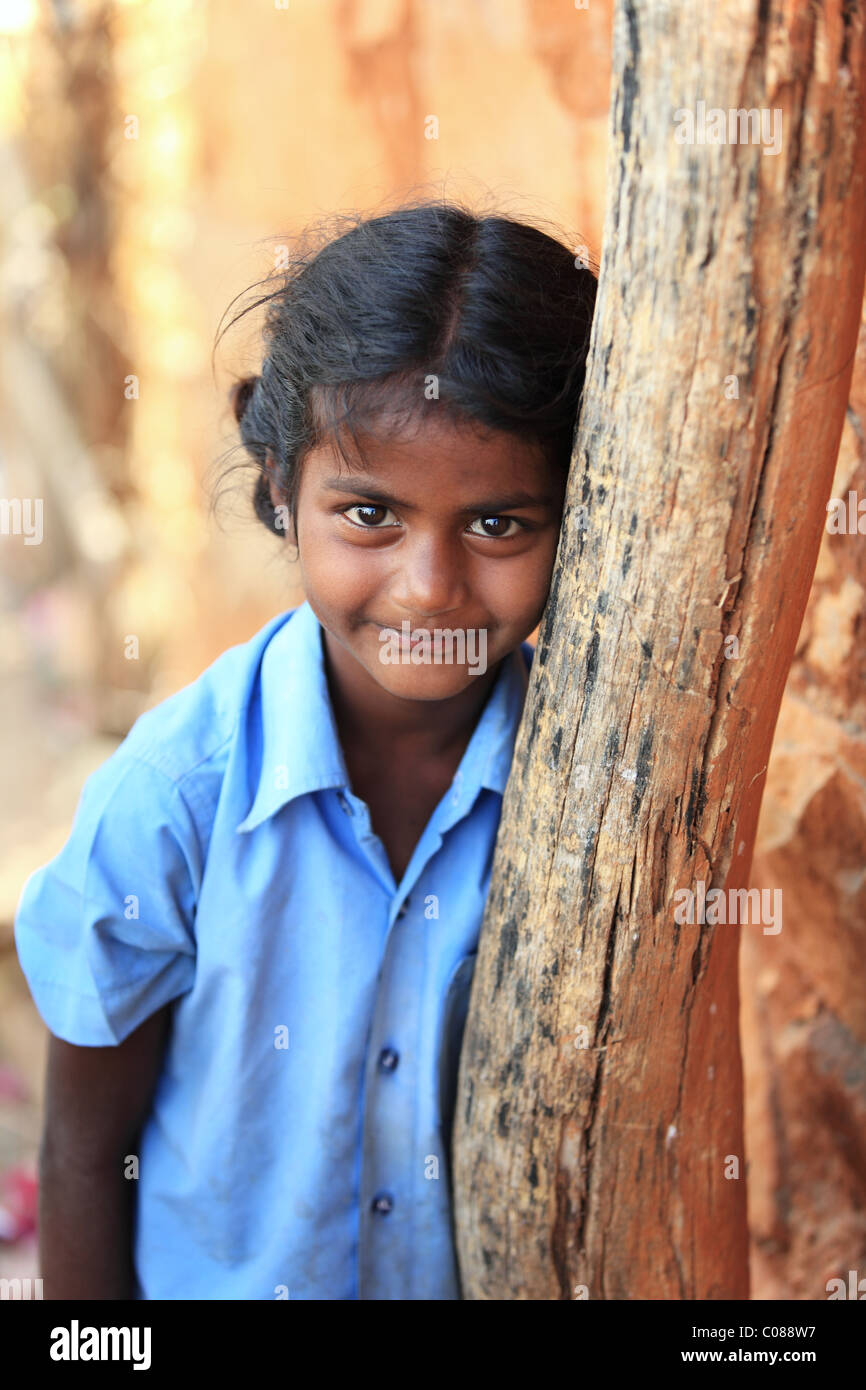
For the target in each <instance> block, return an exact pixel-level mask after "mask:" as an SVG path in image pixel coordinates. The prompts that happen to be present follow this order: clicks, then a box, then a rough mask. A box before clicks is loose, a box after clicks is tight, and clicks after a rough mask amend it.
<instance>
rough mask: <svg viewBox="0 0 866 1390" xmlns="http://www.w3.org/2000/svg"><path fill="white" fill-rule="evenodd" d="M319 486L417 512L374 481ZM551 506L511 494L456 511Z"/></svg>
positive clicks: (549, 499)
mask: <svg viewBox="0 0 866 1390" xmlns="http://www.w3.org/2000/svg"><path fill="white" fill-rule="evenodd" d="M320 486H321V487H322V489H323V490H324V491H326V492H345V493H346V494H349V495H352V496H354V497H367V498H369V499H370V501H371V502H377V503H381V505H382V506H389V507H402V508H403V510H404V511H407V512H414V511H417V507H414V506H413V505H412V503H411V502H403V501H401V500H400V498H399V497H394V496H393V495H392V493H390V492H386V491H385V489H384V488H382V487H379V486H378V485H377V484H376V482H375V480H373V482H372V485H370V484H368V483H367V482H366V481H361V482H359V485H358V486H357V487H351V486H349V484H348V480H347V479H346V477H345V475H343V476H338V477H336V478H324V479H322V481H321V483H320ZM552 506H553V498H552V497H536V496H534V495H533V494H532V493H531V492H512V493H509V494H508V496H500V497H493V498H490V497H488V498H486V499H484V500H482V501H480V502H473V503H472V504H471V505H470V506H468V507H460V508H458V510H459V511H460V513H461V514H465V515H472V516H475V515H476V514H478V513H480V512H487V513H488V514H490V515H495V514H496V513H497V512H505V511H509V510H510V509H511V508H512V507H538V508H542V507H544V508H547V507H552Z"/></svg>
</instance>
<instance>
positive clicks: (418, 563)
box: [394, 536, 467, 621]
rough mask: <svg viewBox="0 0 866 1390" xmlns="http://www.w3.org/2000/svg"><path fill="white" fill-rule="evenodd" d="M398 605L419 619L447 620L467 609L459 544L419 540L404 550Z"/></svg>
mask: <svg viewBox="0 0 866 1390" xmlns="http://www.w3.org/2000/svg"><path fill="white" fill-rule="evenodd" d="M400 560H401V566H400V581H401V582H400V583H399V585H398V588H397V592H396V593H395V595H394V602H395V603H396V604H398V605H399V606H400V607H401V608H402V609H404V611H405V612H406V613H412V614H413V615H414V617H415V618H416V619H420V620H422V621H426V620H427V619H429V618H439V617H442V618H444V617H447V616H448V614H449V613H456V612H459V611H460V610H461V609H462V608H464V607H465V600H466V593H467V584H466V577H465V574H464V570H463V564H462V558H461V556H460V550H459V542H458V544H457V545H456V546H455V545H454V544H453V542H451V541H449V540H446V539H444V538H437V537H436V536H426V537H421V536H418V537H416V538H414V539H413V541H412V542H411V544H410V545H408V546H406V547H404V548H403V553H402V555H401V556H400Z"/></svg>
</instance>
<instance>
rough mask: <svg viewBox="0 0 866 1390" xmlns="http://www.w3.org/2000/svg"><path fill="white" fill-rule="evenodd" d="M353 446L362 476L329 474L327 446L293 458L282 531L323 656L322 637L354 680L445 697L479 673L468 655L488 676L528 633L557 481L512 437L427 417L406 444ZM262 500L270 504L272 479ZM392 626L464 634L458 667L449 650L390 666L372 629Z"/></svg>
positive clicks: (417, 695) (417, 696) (560, 494)
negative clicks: (297, 468) (292, 524)
mask: <svg viewBox="0 0 866 1390" xmlns="http://www.w3.org/2000/svg"><path fill="white" fill-rule="evenodd" d="M363 443H364V450H365V454H366V456H367V459H368V461H369V467H370V469H371V471H370V472H366V471H365V472H363V473H361V472H359V471H356V470H355V469H354V468H353V469H352V470H351V471H347V470H346V468H345V465H343V466H342V471H341V463H340V461H339V459H338V457H337V455H336V454H335V453H334V452H333V451H332V449H331V447H330V446H329V445H323V446H320V447H319V448H316V449H314V450H312V451H311V452H310V453H309V454H308V455H307V456H306V458H305V459H304V461H303V465H302V473H301V481H300V487H299V491H298V501H297V532H296V533H294V534H293V533H292V531H291V530H290V531H289V533H288V534H289V540H290V542H291V543H293V544H296V545H297V547H298V560H299V564H300V569H301V576H302V584H303V587H304V593H305V595H306V598H307V601H308V602H309V604H310V607H311V608H312V610H313V612H314V613H315V615H316V617H317V618H318V620H319V622H320V623H321V625H322V627H323V628H324V629H325V633H326V637H325V640H326V643H328V646H329V650H330V651H331V652H333V650H334V649H333V646H332V645H331V644H332V643H333V642H336V643H337V644H339V647H340V648H343V649H344V651H345V653H349V654H350V656H351V657H353V658H354V660H355V662H357V663H358V667H359V668H361V669H360V670H355V668H354V667H351V673H352V679H353V680H354V681H356V682H357V681H358V680H361V681H362V683H363V685H364V687H365V688H369V687H368V686H367V678H369V680H370V681H372V682H374V683H375V684H376V685H377V686H379V687H380V688H381V690H385V691H387V692H388V693H389V694H390V695H392V696H397V697H402V698H403V699H408V700H443V699H448V698H449V697H451V696H454V695H458V694H460V692H461V691H464V690H466V688H467V687H468V686H469V685H470V683H472V682H473V681H475V680H477V679H478V678H479V675H480V672H479V673H478V674H473V670H472V667H473V663H474V664H475V665H476V666H477V664H478V662H479V653H480V652H484V653H485V655H486V667H487V668H488V669H489V668H493V667H495V666H496V664H497V663H498V662H499V661H500V660H501V659H502V658H503V657H504V656H506V655H507V654H508V653H509V652H511V651H512V650H513V649H514V648H515V647H517V646H518V645H519V644H520V643H521V642H522V641H524V640H525V639H526V638H527V637H528V636H529V634H530V633H531V632H532V631H533V630H534V629H535V627H536V626H537V625H538V622H539V620H540V618H541V614H542V611H543V609H544V605H545V603H546V600H547V595H548V591H549V588H550V580H551V575H552V571H553V562H554V558H555V556H556V547H557V542H558V540H559V527H560V521H561V517H562V507H563V501H564V497H565V487H566V478H565V476H564V474H563V472H562V471H561V470H557V469H554V468H553V467H552V466H551V465H550V464H549V463H548V462H547V461H546V460H545V459H543V458H542V457H541V455H540V451H539V450H538V449H537V448H536V447H535V446H533V445H529V444H527V443H524V442H523V441H522V440H520V439H518V438H517V437H516V436H514V435H510V434H505V433H499V432H496V433H493V434H481V433H478V432H476V431H474V430H472V431H470V430H468V429H461V430H458V429H457V428H455V427H454V426H453V425H452V424H451V423H450V422H447V421H443V420H441V419H440V420H433V421H432V422H429V421H425V422H424V423H423V425H422V426H421V427H420V428H418V429H417V431H416V432H415V433H414V435H412V436H411V437H408V436H407V435H406V434H405V433H404V434H402V435H401V436H400V438H399V439H398V438H394V437H393V436H392V437H391V438H389V439H387V440H379V439H377V440H375V441H373V440H369V441H368V440H367V439H366V438H365V439H364V441H363ZM271 498H272V500H273V502H274V505H275V506H276V505H278V504H279V503H280V502H281V501H282V498H281V497H280V496H279V494H278V493H277V491H276V489H275V487H274V485H273V483H272V484H271ZM404 622H408V623H409V625H410V631H416V630H417V629H422V630H425V631H427V632H429V633H430V634H431V637H432V636H433V635H434V630H435V629H436V628H442V629H446V628H447V629H452V630H454V629H464V630H466V646H465V652H466V658H465V660H464V661H463V662H462V664H460V663H459V662H458V660H457V657H458V656H459V655H460V651H459V648H457V647H454V648H452V660H451V662H450V663H449V662H448V660H447V659H445V658H441V657H440V659H439V661H438V662H437V661H436V660H435V659H433V658H432V657H431V659H429V660H428V661H426V662H422V663H417V662H412V660H411V646H410V647H409V648H408V649H406V648H405V647H401V648H400V652H401V656H400V657H399V659H396V660H395V658H394V650H395V648H394V646H393V644H392V645H391V647H390V650H391V659H390V660H383V656H382V654H383V650H384V649H386V646H387V644H386V643H384V642H383V641H382V640H380V633H382V632H383V630H384V629H392V630H395V631H396V633H397V634H398V635H399V634H401V633H402V631H403V629H402V624H403V623H404ZM472 629H475V630H476V632H475V633H474V634H472V633H471V631H470V630H472ZM481 630H483V632H484V633H485V634H486V635H485V636H484V637H483V638H482V637H481V635H480V633H481ZM443 640H445V642H446V646H445V648H444V650H445V651H447V650H448V646H447V639H443ZM482 642H483V643H484V645H482ZM473 643H474V645H472V644H473ZM429 650H430V651H431V652H435V650H436V649H435V646H433V645H432V643H431V645H430V648H429ZM338 658H339V663H340V665H342V666H344V667H345V663H346V657H345V655H344V653H343V652H340V653H338ZM362 673H366V677H364V676H363V674H362Z"/></svg>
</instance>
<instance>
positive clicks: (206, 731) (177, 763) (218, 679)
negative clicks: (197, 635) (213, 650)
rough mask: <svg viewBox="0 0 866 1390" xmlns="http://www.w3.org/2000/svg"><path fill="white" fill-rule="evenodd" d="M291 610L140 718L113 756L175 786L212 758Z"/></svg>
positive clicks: (229, 735)
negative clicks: (133, 762) (155, 773)
mask: <svg viewBox="0 0 866 1390" xmlns="http://www.w3.org/2000/svg"><path fill="white" fill-rule="evenodd" d="M295 611H296V610H295V609H289V610H288V611H287V612H285V613H280V614H278V615H277V617H275V618H272V619H271V620H270V622H268V623H266V624H265V626H264V627H262V628H260V629H259V631H258V632H256V633H255V634H254V635H253V636H252V637H251V638H249V640H248V641H246V642H240V643H237V644H236V645H235V646H232V647H229V648H227V650H226V651H224V652H222V654H221V655H220V656H218V657H217V658H216V660H214V661H213V662H211V664H210V666H208V667H206V668H205V670H204V671H202V673H201V675H200V676H197V677H196V679H195V680H193V681H190V682H189V684H187V685H185V686H183V687H182V688H181V689H180V690H178V691H175V693H174V694H173V695H169V696H167V697H166V698H165V699H163V700H161V701H159V703H158V704H156V705H154V706H153V707H152V708H151V709H149V710H146V711H145V712H144V713H143V714H140V715H139V717H138V718H137V719H136V721H135V723H134V724H133V725H132V728H131V729H130V730H129V733H128V734H127V735H126V737H125V738H124V739H123V741H122V742H121V743H120V745H119V746H118V748H117V749H116V750H115V753H114V755H113V757H115V758H116V757H117V756H118V755H120V756H121V757H122V758H132V759H135V760H136V761H138V762H145V763H148V764H149V765H150V766H151V767H153V768H155V769H157V770H158V771H160V772H162V773H164V774H165V775H166V776H167V777H168V778H170V779H171V780H172V781H173V782H175V783H179V782H181V781H183V780H184V779H185V778H187V777H188V776H189V775H190V774H192V773H194V772H196V771H197V770H198V769H202V768H203V767H204V765H205V764H207V763H209V762H212V761H213V760H214V759H217V758H218V756H219V754H220V753H221V752H223V751H225V750H226V749H227V748H228V746H229V744H230V743H231V741H232V739H233V738H234V736H235V733H236V732H237V729H238V726H239V723H240V720H241V719H242V717H243V716H244V714H245V711H246V709H247V707H248V704H249V699H250V696H251V694H252V692H253V690H254V687H255V683H256V680H257V677H258V672H259V668H260V665H261V660H262V656H263V655H264V652H265V649H266V648H267V645H268V643H269V642H270V640H271V638H272V637H273V636H274V634H275V633H276V632H277V631H278V630H279V629H280V628H281V627H282V626H283V624H284V623H286V622H287V621H288V619H289V618H290V617H291V616H292V614H293V613H294V612H295Z"/></svg>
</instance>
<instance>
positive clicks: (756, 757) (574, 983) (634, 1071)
mask: <svg viewBox="0 0 866 1390" xmlns="http://www.w3.org/2000/svg"><path fill="white" fill-rule="evenodd" d="M864 57H866V55H864V7H863V3H862V0H861V3H848V4H846V3H843V0H827V3H824V4H816V5H813V6H810V7H802V8H796V9H794V10H791V8H790V7H788V6H784V5H782V4H781V3H780V2H779V0H771V3H769V4H763V3H758V2H757V0H748V2H747V0H740V3H738V4H736V5H729V6H726V7H711V8H709V9H707V8H706V7H698V8H694V7H691V6H689V5H687V4H685V2H684V0H668V3H664V4H660V3H657V0H654V2H653V3H652V4H651V3H649V0H635V2H634V3H629V0H621V2H620V3H619V4H618V5H617V8H616V12H615V22H614V61H613V87H612V102H611V143H610V152H609V159H608V201H607V216H606V223H605V233H604V254H603V259H602V268H601V280H600V286H599V296H598V302H597V308H596V316H595V320H594V323H593V331H592V342H591V349H590V363H589V371H588V377H587V385H586V392H585V397H584V404H583V409H582V413H581V417H580V421H579V425H578V431H577V436H576V440H575V450H574V455H573V460H572V467H571V474H570V479H569V488H568V494H567V498H566V506H565V513H564V517H563V523H562V533H561V537H560V544H559V550H558V553H557V561H556V567H555V571H554V576H553V582H552V584H551V590H550V594H549V598H548V603H547V606H546V609H545V613H544V617H543V620H542V625H541V631H540V634H539V642H538V647H537V651H536V657H535V661H534V663H533V672H532V677H531V681H530V686H529V691H528V693H527V700H526V707H525V710H524V717H523V720H522V723H521V728H520V732H519V735H518V740H517V744H516V748H515V757H514V764H513V768H512V773H511V777H510V779H509V784H508V788H507V790H506V795H505V800H504V806H503V815H502V822H501V825H500V832H499V836H498V840H497V848H496V854H495V858H494V866H493V875H492V880H491V886H490V893H489V896H488V904H487V911H486V914H485V920H484V924H483V926H482V932H481V940H480V943H479V953H478V962H477V966H476V971H475V977H474V981H473V986H472V995H471V1000H470V1007H469V1015H468V1019H467V1025H466V1031H465V1035H464V1040H463V1049H462V1054H461V1065H460V1076H459V1083H458V1097H457V1109H456V1115H455V1136H454V1182H455V1219H456V1233H457V1248H458V1257H459V1262H460V1269H461V1280H462V1284H463V1295H464V1297H466V1298H480V1299H524V1298H527V1299H566V1298H568V1299H571V1298H574V1297H584V1296H588V1297H591V1298H613V1299H636V1298H650V1299H652V1298H664V1299H714V1298H745V1297H748V1274H747V1239H746V1206H745V1165H744V1159H743V1116H742V1071H741V1057H740V1044H739V1030H738V983H737V952H738V945H739V936H740V926H739V925H738V924H736V923H730V922H728V923H725V924H722V923H721V922H719V923H718V924H717V925H712V924H709V923H707V924H705V925H700V924H691V925H690V924H688V923H679V922H677V920H676V919H675V915H674V912H675V906H676V902H677V901H678V899H675V894H677V893H678V891H679V890H682V889H688V890H691V891H692V892H694V893H699V892H700V888H699V883H701V882H702V883H703V885H704V887H705V890H706V892H707V893H709V892H710V891H711V890H712V889H718V888H722V889H724V890H725V896H726V904H727V905H728V906H730V902H731V900H730V897H729V893H730V892H731V891H733V890H737V889H741V888H743V889H744V888H745V887H746V886H747V885H748V882H749V872H750V865H751V858H752V849H753V844H754V836H755V826H756V821H757V816H758V810H759V807H760V801H761V795H762V791H763V785H764V783H763V778H764V774H765V772H766V769H767V763H768V760H769V750H770V745H771V742H772V737H773V731H774V727H775V723H776V719H777V716H778V711H779V705H780V701H781V697H782V691H783V688H784V685H785V678H786V675H787V672H788V669H789V667H790V664H791V660H792V657H793V654H794V649H795V645H796V641H797V635H798V631H799V627H800V622H801V619H802V617H803V613H804V610H805V606H806V600H807V597H808V593H809V587H810V583H811V580H812V575H813V572H814V569H815V563H816V559H817V554H818V547H819V543H820V540H821V534H822V529H823V525H824V520H825V504H826V501H827V499H828V498H829V496H830V490H831V485H832V478H833V468H834V462H835V458H836V453H837V450H838V447H839V440H840V436H841V432H842V425H843V420H844V415H845V406H846V400H847V395H848V388H849V383H850V378H851V371H852V365H853V358H854V350H855V344H856V333H857V323H858V315H859V307H860V301H861V298H862V293H863V283H864V255H866V191H864V190H866V177H864V176H866V132H864V128H863V126H864V117H863V112H864V101H866V62H864ZM699 100H705V101H706V105H707V107H711V106H712V107H719V108H722V109H723V110H724V111H725V112H727V111H729V110H731V109H739V108H745V109H747V110H748V109H755V110H757V111H761V110H765V111H769V112H770V113H772V112H773V111H774V110H775V109H778V110H779V111H780V112H781V113H782V142H781V149H780V152H779V153H778V154H770V153H765V152H764V145H763V144H762V143H759V142H754V143H749V142H744V143H723V144H709V143H695V144H679V143H678V142H677V141H676V139H675V129H676V124H677V116H676V114H675V113H677V112H678V111H680V110H681V109H686V110H689V109H690V110H691V111H692V112H695V111H696V108H697V102H698V101H699ZM734 381H735V382H736V392H737V394H736V395H734V394H733V392H734ZM737 912H738V913H739V915H740V916H741V917H742V901H741V902H740V903H739V905H738V907H737ZM767 920H768V919H767V917H766V915H764V916H763V917H762V919H761V921H760V922H758V923H755V922H754V921H752V922H751V924H749V925H746V926H745V930H746V931H752V932H758V933H762V932H764V926H765V925H766V923H767ZM763 939H764V940H766V941H771V940H772V939H773V938H772V936H771V935H766V934H764V936H763Z"/></svg>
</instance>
